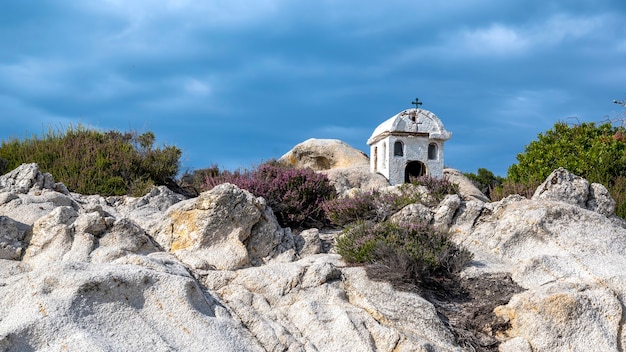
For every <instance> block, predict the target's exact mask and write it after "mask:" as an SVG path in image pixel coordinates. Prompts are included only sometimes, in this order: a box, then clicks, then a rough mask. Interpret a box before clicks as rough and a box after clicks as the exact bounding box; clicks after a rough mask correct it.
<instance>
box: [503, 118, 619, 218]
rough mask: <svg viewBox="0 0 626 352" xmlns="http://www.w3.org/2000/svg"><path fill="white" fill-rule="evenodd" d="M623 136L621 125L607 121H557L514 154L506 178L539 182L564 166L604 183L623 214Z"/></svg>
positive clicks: (589, 179)
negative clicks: (514, 161)
mask: <svg viewBox="0 0 626 352" xmlns="http://www.w3.org/2000/svg"><path fill="white" fill-rule="evenodd" d="M625 136H626V129H625V128H624V127H622V126H618V127H616V126H613V125H611V124H610V123H604V124H600V125H596V124H594V123H582V124H579V125H574V126H570V125H567V124H565V123H562V122H558V123H556V124H555V125H554V127H553V128H552V129H550V130H548V131H547V132H545V133H540V134H539V136H538V138H537V140H535V141H532V142H531V143H530V144H529V145H527V146H526V148H525V150H524V152H523V153H520V154H518V155H517V160H518V163H517V164H514V165H511V167H509V170H508V177H507V180H508V181H510V182H514V183H515V184H516V185H517V186H518V185H519V184H520V183H521V184H523V185H527V186H530V185H539V184H540V183H541V182H543V181H544V180H545V178H546V177H548V175H549V174H550V173H551V172H552V171H553V170H554V169H556V168H558V167H564V168H565V169H567V170H568V171H569V172H571V173H573V174H576V175H578V176H581V177H584V178H585V179H587V180H588V181H589V182H597V183H601V184H603V185H605V186H606V187H607V189H608V190H609V191H610V192H611V194H612V195H613V197H614V198H615V200H616V202H617V205H616V212H615V213H616V214H617V215H618V216H621V217H622V218H623V217H624V216H626V205H625V204H623V202H624V200H623V198H622V195H621V193H620V192H622V191H621V186H620V185H621V184H622V183H623V181H621V178H623V177H626V137H625ZM616 185H618V186H616ZM503 186H504V185H503ZM533 191H534V190H533ZM614 193H615V194H614Z"/></svg>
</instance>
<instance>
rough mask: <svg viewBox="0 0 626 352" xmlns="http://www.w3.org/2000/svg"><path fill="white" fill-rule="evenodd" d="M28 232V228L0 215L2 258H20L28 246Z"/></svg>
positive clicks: (0, 248)
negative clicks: (26, 240) (26, 241)
mask: <svg viewBox="0 0 626 352" xmlns="http://www.w3.org/2000/svg"><path fill="white" fill-rule="evenodd" d="M26 233H27V228H25V227H24V226H20V224H19V223H18V222H16V221H14V220H12V219H10V218H8V217H6V216H1V215H0V259H10V260H19V259H20V258H21V257H22V253H23V251H24V250H25V249H26V246H27V244H26V243H25V241H24V238H25V237H26Z"/></svg>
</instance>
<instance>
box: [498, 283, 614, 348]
mask: <svg viewBox="0 0 626 352" xmlns="http://www.w3.org/2000/svg"><path fill="white" fill-rule="evenodd" d="M622 310H623V308H622V303H621V302H620V300H619V299H618V298H617V296H616V292H614V291H613V290H611V289H607V288H606V287H602V285H598V284H596V283H592V284H590V285H586V284H572V283H563V284H555V285H548V286H544V287H537V288H536V289H533V290H530V291H526V292H524V293H521V294H518V295H516V296H514V297H513V299H511V301H510V302H509V304H507V305H506V306H501V307H499V308H496V314H497V315H498V316H499V317H501V318H503V319H504V320H505V321H506V322H508V323H509V324H511V328H510V330H509V333H510V334H514V335H515V336H516V338H517V339H519V338H520V337H522V338H523V341H524V342H525V343H523V345H530V347H531V349H527V350H532V351H572V350H576V351H619V350H620V347H619V346H620V345H621V342H620V341H621V340H622V339H623V337H622V336H620V335H621V320H622V314H623V311H622Z"/></svg>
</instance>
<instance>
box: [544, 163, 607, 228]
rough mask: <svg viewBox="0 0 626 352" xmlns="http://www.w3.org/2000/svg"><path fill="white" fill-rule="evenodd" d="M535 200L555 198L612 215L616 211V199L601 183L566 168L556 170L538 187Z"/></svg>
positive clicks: (605, 214)
mask: <svg viewBox="0 0 626 352" xmlns="http://www.w3.org/2000/svg"><path fill="white" fill-rule="evenodd" d="M532 199H533V200H554V201H559V202H565V203H569V204H574V205H577V206H579V207H581V208H585V209H589V210H592V211H595V212H597V213H599V214H602V215H604V216H607V217H611V216H612V215H613V214H614V212H615V200H613V198H611V195H610V194H609V191H608V190H607V189H606V187H604V186H603V185H601V184H599V183H592V184H591V185H590V184H589V182H588V181H587V180H585V179H584V178H582V177H580V176H576V175H574V174H572V173H570V172H569V171H567V170H565V169H564V168H562V167H560V168H558V169H556V170H554V171H553V172H552V173H551V174H550V176H548V177H547V178H546V180H545V181H544V182H543V183H542V184H541V185H540V186H539V187H538V188H537V190H536V191H535V194H534V195H533V197H532Z"/></svg>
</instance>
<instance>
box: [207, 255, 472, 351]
mask: <svg viewBox="0 0 626 352" xmlns="http://www.w3.org/2000/svg"><path fill="white" fill-rule="evenodd" d="M342 266H343V263H342V262H341V261H340V258H339V256H337V255H317V256H309V257H306V258H305V259H302V260H300V261H297V262H292V263H282V264H269V265H264V266H261V267H254V268H248V269H242V270H238V271H236V272H234V273H233V274H231V275H230V276H229V277H228V278H226V279H225V278H224V276H223V274H220V273H218V272H207V276H205V278H204V279H203V282H205V283H206V285H207V286H208V287H212V286H213V283H214V282H219V286H220V288H218V289H217V292H218V293H219V295H220V297H221V298H222V299H223V300H224V302H225V304H227V305H228V306H229V307H230V308H231V309H232V310H233V311H234V312H235V314H236V315H237V317H238V318H239V319H241V321H242V322H243V323H244V324H245V325H246V326H247V327H248V328H249V329H250V331H251V332H252V334H253V335H254V336H255V337H256V338H257V339H258V341H259V342H260V344H261V345H262V346H263V348H265V349H266V350H287V351H310V350H319V351H346V350H350V351H392V350H395V351H459V350H460V349H459V348H456V347H455V346H454V338H453V336H452V334H451V333H450V332H448V331H447V330H446V329H445V327H444V325H443V324H442V323H441V321H440V320H439V318H438V317H437V313H436V311H435V309H434V307H433V306H432V305H431V304H430V303H428V302H427V301H425V300H423V299H422V298H421V297H419V296H418V295H417V294H415V293H405V292H398V291H396V290H394V289H393V288H392V287H391V285H390V284H386V283H379V282H373V281H371V280H369V279H368V278H367V275H366V274H365V270H364V269H363V268H343V267H342ZM225 280H226V283H225Z"/></svg>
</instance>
